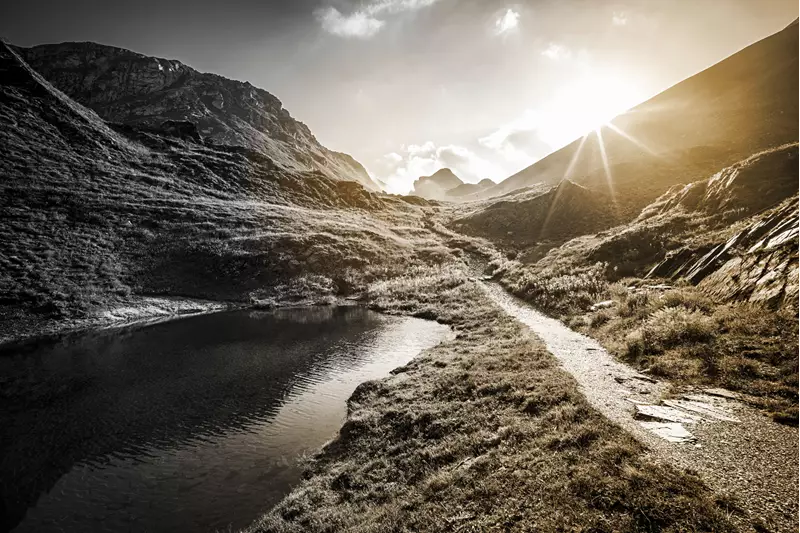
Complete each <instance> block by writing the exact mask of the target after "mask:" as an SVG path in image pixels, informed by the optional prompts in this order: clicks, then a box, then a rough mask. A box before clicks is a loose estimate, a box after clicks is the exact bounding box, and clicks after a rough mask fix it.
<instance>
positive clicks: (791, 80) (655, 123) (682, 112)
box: [484, 21, 798, 200]
mask: <svg viewBox="0 0 800 533" xmlns="http://www.w3.org/2000/svg"><path fill="white" fill-rule="evenodd" d="M797 51H798V25H797V21H795V22H794V23H792V24H791V25H789V26H788V27H787V28H785V29H784V30H782V31H780V32H778V33H776V34H774V35H772V36H770V37H767V38H766V39H763V40H761V41H759V42H757V43H755V44H753V45H751V46H749V47H747V48H745V49H743V50H741V51H740V52H737V53H736V54H734V55H732V56H730V57H729V58H727V59H725V60H723V61H721V62H719V63H717V64H715V65H713V66H712V67H710V68H708V69H706V70H704V71H702V72H700V73H698V74H696V75H694V76H692V77H691V78H688V79H686V80H684V81H682V82H681V83H679V84H677V85H675V86H673V87H671V88H669V89H667V90H666V91H664V92H662V93H661V94H659V95H657V96H655V97H653V98H651V99H650V100H648V101H646V102H644V103H642V104H640V105H639V106H637V107H635V108H633V109H632V110H630V111H629V112H627V113H625V114H623V115H620V116H618V117H616V118H615V119H614V120H613V121H612V122H611V123H610V124H609V125H607V126H606V127H603V128H602V129H601V131H600V132H592V133H590V134H589V135H588V136H587V137H585V138H583V139H577V140H575V141H574V142H572V143H571V144H569V145H567V146H565V147H564V148H562V149H560V150H558V151H556V152H554V153H553V154H551V155H549V156H547V157H545V158H544V159H542V160H541V161H538V162H537V163H535V164H533V165H531V166H530V167H528V168H526V169H524V170H522V171H520V172H519V173H517V174H515V175H513V176H511V177H509V178H508V179H506V180H505V181H503V182H501V183H500V184H498V185H497V186H495V187H493V188H491V189H489V190H487V191H486V193H485V194H484V196H485V197H489V196H497V195H501V194H505V193H507V192H509V191H512V190H514V189H518V188H521V187H528V186H531V185H533V184H535V183H540V182H544V183H548V184H555V183H557V182H558V181H560V180H561V179H563V178H569V179H572V180H573V181H576V182H578V183H585V184H589V185H595V186H604V187H605V188H607V189H608V192H609V193H613V192H614V191H613V186H614V184H615V183H620V184H624V183H625V182H628V181H633V182H635V183H637V184H642V185H643V186H645V187H646V186H648V185H650V184H652V185H658V186H660V185H662V182H663V184H666V185H667V186H668V185H672V184H674V183H679V182H683V183H688V182H690V181H694V180H696V179H701V178H703V177H705V176H707V175H709V174H711V173H713V172H715V171H716V170H718V169H719V168H722V167H725V166H727V165H730V164H733V163H735V162H736V161H738V160H740V159H742V158H744V157H747V156H749V155H750V154H753V153H755V152H758V151H760V150H764V149H767V148H770V147H773V146H777V145H780V144H783V143H786V142H791V141H795V140H797V138H798V62H797V57H798V53H797ZM604 152H605V154H604ZM604 155H605V159H606V162H607V166H608V171H606V169H605V168H604ZM609 176H610V177H609ZM652 199H653V198H650V200H652Z"/></svg>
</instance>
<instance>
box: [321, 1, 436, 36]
mask: <svg viewBox="0 0 800 533" xmlns="http://www.w3.org/2000/svg"><path fill="white" fill-rule="evenodd" d="M437 1H438V0H373V1H371V2H367V3H366V4H364V5H362V6H361V7H360V8H359V9H356V10H355V11H353V12H352V13H350V14H349V15H345V14H344V13H342V12H341V11H339V10H338V9H336V8H335V7H333V6H327V7H321V8H318V9H316V10H314V17H315V18H316V19H317V20H318V21H319V23H320V25H321V26H322V29H323V30H325V31H326V32H328V33H330V34H332V35H336V36H338V37H344V38H355V39H369V38H371V37H373V36H374V35H375V34H377V33H378V32H379V31H381V29H382V28H383V27H384V25H385V24H386V21H385V20H383V18H378V17H379V16H382V15H396V14H398V13H403V12H406V11H414V10H417V9H420V8H423V7H427V6H430V5H432V4H434V3H435V2H437Z"/></svg>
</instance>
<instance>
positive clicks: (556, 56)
mask: <svg viewBox="0 0 800 533" xmlns="http://www.w3.org/2000/svg"><path fill="white" fill-rule="evenodd" d="M542 55H543V56H545V57H547V58H550V59H552V60H553V61H561V60H562V59H569V58H570V57H572V51H571V50H570V49H569V48H567V47H566V46H564V45H563V44H558V43H550V44H548V45H547V48H545V49H544V50H542Z"/></svg>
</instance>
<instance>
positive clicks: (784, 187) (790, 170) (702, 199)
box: [640, 143, 798, 218]
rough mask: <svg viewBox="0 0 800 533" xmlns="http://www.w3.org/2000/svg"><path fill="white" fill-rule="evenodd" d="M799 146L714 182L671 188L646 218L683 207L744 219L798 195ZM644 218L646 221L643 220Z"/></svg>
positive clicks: (756, 158)
mask: <svg viewBox="0 0 800 533" xmlns="http://www.w3.org/2000/svg"><path fill="white" fill-rule="evenodd" d="M797 149H798V145H797V143H790V144H786V145H784V146H780V147H778V148H774V149H771V150H765V151H763V152H760V153H758V154H755V155H753V156H751V157H748V158H747V159H745V160H743V161H740V162H739V163H736V164H735V165H732V166H730V167H728V168H725V169H723V170H721V171H719V172H717V173H716V174H714V175H713V176H712V177H711V178H709V179H707V180H703V181H697V182H694V183H690V184H688V185H683V186H681V185H679V186H675V187H673V188H671V189H670V190H669V191H667V193H666V194H665V195H664V196H663V197H662V198H660V199H659V200H658V201H657V202H655V204H654V206H653V207H655V209H646V210H645V212H644V214H643V217H646V216H648V215H649V216H652V215H654V214H656V213H668V212H669V211H671V210H673V209H675V208H677V207H679V206H680V207H683V208H684V209H686V210H688V211H703V212H705V213H709V214H714V215H722V214H726V213H727V214H729V216H730V217H737V218H744V217H745V216H749V215H752V214H754V213H758V212H760V211H763V210H764V209H767V208H770V207H773V206H775V205H776V204H778V203H780V202H781V201H783V200H784V199H786V198H788V197H789V196H791V195H793V194H795V193H796V192H797V165H798V150H797ZM640 218H642V217H640Z"/></svg>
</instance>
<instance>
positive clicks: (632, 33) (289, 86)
mask: <svg viewBox="0 0 800 533" xmlns="http://www.w3.org/2000/svg"><path fill="white" fill-rule="evenodd" d="M56 12H57V13H58V14H59V15H58V16H50V17H43V16H42V13H56ZM797 13H798V4H797V2H796V0H702V1H697V0H659V1H658V2H655V1H652V0H285V1H280V0H231V1H230V2H219V1H218V0H169V1H166V0H139V1H137V2H108V1H107V0H83V1H82V2H76V3H74V5H72V6H70V9H69V10H64V9H63V6H62V3H61V2H60V1H59V0H28V1H26V2H5V3H3V4H2V7H0V35H3V36H4V37H5V38H7V39H8V40H9V41H11V42H12V43H14V44H18V45H22V46H26V45H32V44H38V43H44V42H61V41H98V42H102V43H105V44H111V45H116V46H121V47H125V48H130V49H132V50H135V51H137V52H141V53H144V54H148V55H153V56H158V57H165V58H171V59H178V60H180V61H183V62H185V63H187V64H189V65H191V66H193V67H194V68H197V69H199V70H201V71H206V72H215V73H218V74H221V75H223V76H227V77H230V78H234V79H239V80H247V81H250V82H251V83H253V84H254V85H256V86H259V87H263V88H264V89H266V90H268V91H269V92H271V93H273V94H274V95H276V96H277V97H278V98H280V99H281V101H282V102H283V104H284V106H285V107H286V108H287V109H288V110H289V111H290V113H291V114H292V115H293V116H294V117H295V118H297V119H299V120H301V121H303V122H305V123H306V124H307V125H308V126H309V127H310V128H311V131H312V132H313V133H314V134H315V135H316V136H317V138H318V139H319V140H320V142H322V143H323V144H324V145H326V146H328V147H329V148H332V149H334V150H338V151H342V152H347V153H349V154H351V155H353V156H354V157H355V158H356V159H357V160H358V161H360V162H361V163H362V164H363V165H364V166H365V167H366V168H367V169H368V170H369V171H370V173H371V174H372V175H373V176H374V177H376V178H378V179H380V180H381V181H383V182H384V183H386V184H387V187H388V189H389V190H390V191H392V192H399V193H402V192H406V191H408V190H409V189H410V188H411V185H412V183H413V181H414V180H415V179H416V178H418V177H419V176H421V175H429V174H432V173H433V172H435V171H436V170H438V169H439V168H442V167H450V168H451V169H453V171H454V172H455V173H456V174H457V175H458V176H459V177H461V178H462V179H464V180H465V181H470V182H476V181H479V180H480V179H483V178H490V179H492V180H495V181H500V180H502V179H504V178H506V177H508V176H509V175H511V174H513V173H515V172H517V171H519V170H521V169H523V168H525V167H526V166H528V165H530V164H531V163H533V162H535V161H536V160H538V159H540V158H542V157H543V156H545V155H547V154H548V153H550V152H552V151H553V150H555V149H557V148H559V147H561V146H563V145H565V144H567V143H569V142H571V141H572V140H574V139H575V138H577V137H580V136H581V135H582V134H584V133H586V132H587V131H588V130H591V129H593V128H595V127H596V126H597V125H598V124H601V123H602V122H604V121H607V120H609V119H611V118H613V117H614V116H615V115H617V114H618V113H620V112H623V111H625V110H626V109H628V108H630V107H632V106H634V105H636V104H637V103H639V102H641V101H643V100H645V99H647V98H649V97H650V96H653V95H655V94H657V93H658V92H660V91H662V90H664V89H666V88H667V87H669V86H671V85H673V84H675V83H677V82H679V81H680V80H682V79H684V78H686V77H688V76H690V75H692V74H694V73H696V72H698V71H700V70H702V69H704V68H706V67H708V66H710V65H712V64H713V63H716V62H717V61H719V60H721V59H723V58H725V57H727V56H728V55H730V54H733V53H734V52H736V51H738V50H740V49H741V48H743V47H745V46H747V45H748V44H750V43H752V42H755V41H757V40H759V39H761V38H764V37H766V36H767V35H770V34H771V33H774V32H776V31H778V30H780V29H781V28H783V27H784V26H786V25H787V24H789V23H790V22H791V21H792V20H794V19H795V18H796V17H797Z"/></svg>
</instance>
